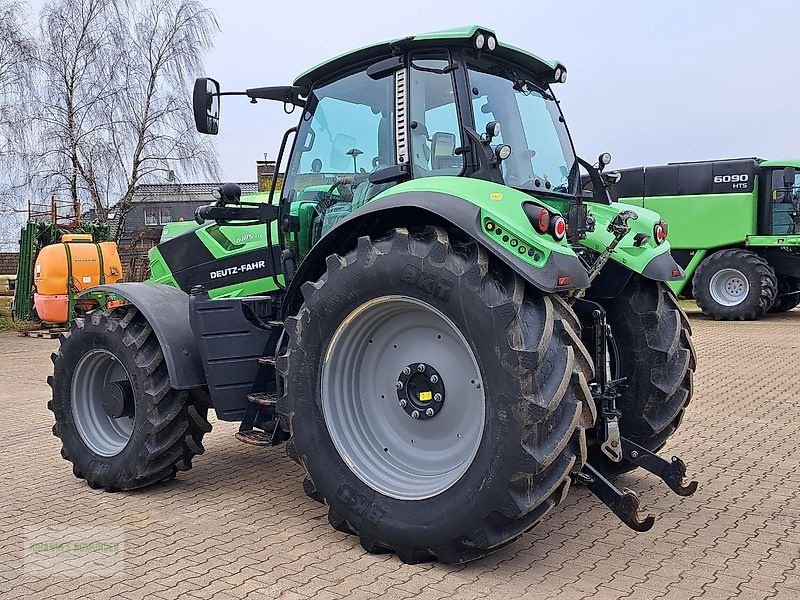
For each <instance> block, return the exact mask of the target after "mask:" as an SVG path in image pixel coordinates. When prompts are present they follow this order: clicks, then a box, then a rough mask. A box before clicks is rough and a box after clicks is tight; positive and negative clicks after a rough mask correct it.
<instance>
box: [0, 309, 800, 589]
mask: <svg viewBox="0 0 800 600" xmlns="http://www.w3.org/2000/svg"><path fill="white" fill-rule="evenodd" d="M692 322H693V326H694V328H695V342H696V345H697V349H698V353H699V370H698V373H697V377H696V391H695V400H694V402H693V404H692V406H691V407H690V410H689V413H688V416H687V418H686V420H685V422H684V425H683V428H682V429H681V430H680V432H679V433H678V434H677V435H676V436H675V437H674V438H673V439H672V441H671V443H670V444H669V446H668V447H667V449H666V452H675V453H677V454H680V455H681V456H683V457H684V458H685V459H686V460H687V462H688V464H689V468H690V470H691V471H692V474H693V475H694V476H695V477H696V478H697V479H699V480H700V482H701V487H700V489H699V491H698V492H697V493H696V494H695V495H694V496H693V497H691V498H688V499H683V500H681V499H679V498H677V497H676V496H673V495H672V494H671V493H668V491H667V489H666V487H664V486H663V485H660V484H659V482H658V481H657V480H656V479H655V478H653V477H651V476H648V475H642V474H636V475H628V476H627V477H626V478H625V479H624V481H623V483H624V484H625V485H627V486H629V487H631V488H634V489H636V490H638V491H639V492H640V493H641V498H642V502H643V505H644V507H645V509H650V510H652V511H653V512H655V513H657V514H658V515H659V518H658V521H657V523H656V526H655V527H654V528H653V530H651V531H650V532H648V533H644V534H634V533H633V532H631V531H629V530H628V529H626V528H625V527H624V526H622V525H621V524H620V523H619V522H618V521H617V520H616V519H615V518H614V517H613V516H611V515H610V514H609V512H608V511H607V510H606V509H605V507H604V506H602V505H601V504H600V503H599V502H598V501H596V500H595V499H594V498H593V497H592V496H590V495H589V494H587V493H586V492H585V491H584V490H574V491H573V492H572V493H571V495H570V497H569V498H568V500H567V501H566V503H565V504H564V505H562V506H561V507H560V508H559V509H557V510H556V511H555V513H554V514H552V515H551V516H550V517H549V518H548V519H546V521H545V522H544V523H542V524H541V525H540V526H539V527H537V528H536V529H535V530H534V531H532V532H531V533H529V534H527V535H525V536H524V537H523V538H522V539H521V540H520V541H519V542H517V543H515V544H513V545H511V546H510V547H508V548H506V549H505V550H503V551H501V552H499V553H497V554H495V555H493V556H491V557H489V558H488V559H485V560H482V561H479V562H477V563H472V564H469V565H467V566H463V567H446V566H442V565H436V564H427V565H421V566H407V565H403V564H402V563H400V561H398V560H397V559H396V558H394V557H392V556H371V555H368V554H365V553H364V552H363V551H362V550H361V547H360V546H359V545H358V542H357V541H356V540H355V539H353V538H351V537H348V536H345V535H343V534H340V533H337V532H335V531H333V530H332V529H331V528H330V527H329V526H328V523H327V519H326V518H325V513H324V512H323V509H322V508H321V507H320V506H319V505H318V504H316V503H314V502H312V501H311V500H308V499H307V498H306V497H305V496H304V495H303V493H302V491H301V477H300V473H299V471H298V468H297V467H296V466H295V465H294V463H292V462H290V461H289V460H288V459H287V458H286V457H285V456H284V454H283V451H282V449H275V450H271V451H259V450H256V449H253V448H251V447H249V446H245V445H243V444H240V443H238V442H236V441H235V440H234V439H233V432H234V427H233V426H232V425H230V424H224V423H219V424H217V423H215V429H214V431H213V432H212V433H211V434H210V435H208V436H207V438H206V439H207V443H206V449H207V451H206V454H205V455H203V456H202V457H199V458H198V459H196V460H195V468H194V469H193V470H192V471H190V472H188V473H181V474H180V476H179V478H178V479H177V480H176V481H173V482H171V483H170V484H165V485H162V486H160V487H158V488H155V489H150V490H147V491H143V492H135V493H121V494H106V493H103V492H98V491H94V490H91V489H89V488H88V487H87V486H86V485H85V484H84V483H83V482H81V481H78V480H77V479H75V478H73V476H72V473H71V470H70V467H69V464H68V463H66V462H65V461H63V460H62V459H61V457H60V456H59V442H58V440H56V439H55V438H54V437H53V436H52V435H51V434H50V427H51V423H52V421H51V415H50V413H49V412H48V411H47V410H46V408H45V403H46V401H47V399H48V395H49V389H48V388H47V386H46V385H45V384H44V381H45V378H46V376H47V375H48V374H49V373H50V368H51V365H50V361H49V360H48V356H49V354H50V352H51V351H52V349H53V348H55V346H56V342H51V341H47V340H35V339H25V338H17V337H15V336H13V335H8V334H0V398H1V399H2V400H0V402H2V410H3V422H2V429H0V457H2V461H3V462H2V467H1V468H0V598H27V599H29V600H33V599H35V598H84V597H88V598H105V597H108V598H112V597H113V598H126V599H129V600H134V599H138V598H156V599H159V598H165V599H169V598H176V597H178V596H185V597H187V598H192V597H197V598H210V597H213V598H225V599H227V598H244V597H248V598H261V597H264V598H284V599H289V598H297V599H303V598H320V599H324V598H341V597H350V598H370V597H382V598H396V599H400V598H412V597H413V598H430V599H434V598H463V599H468V598H486V597H496V598H503V600H512V599H513V598H518V597H524V598H537V599H539V598H540V599H545V598H559V599H569V598H596V599H600V598H608V599H612V598H623V597H625V598H640V599H653V598H662V597H663V598H669V599H673V598H674V599H679V598H694V597H702V598H732V597H739V598H746V599H751V598H767V597H775V598H781V599H785V600H789V599H795V598H800V475H798V471H797V469H798V466H800V451H798V447H797V433H798V426H799V425H800V403H798V400H797V398H798V395H797V390H798V387H800V376H798V374H797V364H798V362H799V361H800V340H798V336H797V331H799V330H800V310H798V311H794V312H792V313H789V314H787V315H784V316H780V317H772V318H769V319H767V320H764V321H762V322H758V323H713V322H710V321H707V320H704V319H703V318H701V317H699V316H698V315H696V314H695V315H693V317H692ZM48 536H49V537H48ZM43 539H47V540H49V541H56V542H59V543H61V544H63V545H49V546H48V545H44V544H42V540H43ZM87 539H88V540H90V541H92V542H94V546H79V547H75V546H69V544H74V543H76V542H75V541H76V540H78V541H85V540H87ZM35 543H38V544H39V545H38V546H37V545H34V544H35ZM87 557H88V558H87ZM87 561H88V562H87Z"/></svg>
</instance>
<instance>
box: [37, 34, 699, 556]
mask: <svg viewBox="0 0 800 600" xmlns="http://www.w3.org/2000/svg"><path fill="white" fill-rule="evenodd" d="M565 79H566V70H565V68H564V66H563V65H561V64H560V63H558V62H556V61H545V60H543V59H540V58H539V57H537V56H535V55H533V54H530V53H528V52H525V51H523V50H520V49H517V48H515V47H513V46H509V45H505V44H503V43H501V42H499V41H498V40H497V37H496V36H495V34H494V33H493V32H492V31H490V30H488V29H485V28H481V27H470V28H465V29H458V30H451V31H445V32H438V33H432V34H424V35H418V36H413V37H408V38H404V39H401V40H396V41H392V42H385V43H379V44H375V45H372V46H369V47H367V48H363V49H360V50H356V51H353V52H351V53H349V54H347V55H344V56H341V57H338V58H334V59H332V60H330V61H328V62H326V63H324V64H322V65H320V66H318V67H315V68H314V69H311V70H310V71H308V72H306V73H304V74H302V75H300V76H299V77H298V78H297V79H296V80H295V82H294V83H293V84H292V85H288V86H280V87H262V88H252V89H249V90H246V91H244V92H238V93H237V92H224V93H222V92H221V91H220V89H219V85H218V84H217V82H216V81H214V80H212V79H200V80H198V81H197V83H196V86H195V94H194V107H195V119H196V123H197V127H198V129H199V130H200V131H201V132H203V133H209V134H214V133H217V131H218V129H219V101H220V98H221V96H223V95H225V96H228V95H236V94H239V95H241V96H244V97H246V98H249V99H250V100H251V101H252V102H259V101H277V102H280V103H282V104H283V105H284V107H285V108H286V109H287V111H290V110H296V111H297V113H298V121H297V122H298V124H297V126H296V127H292V128H291V129H289V130H288V131H287V132H286V135H285V136H284V138H283V141H282V144H281V151H280V155H279V159H278V164H279V165H282V164H283V159H284V155H285V154H286V153H288V160H287V161H286V162H287V167H286V177H285V180H284V181H283V183H282V186H281V188H282V189H281V190H280V193H277V192H276V190H275V188H276V187H277V175H276V179H275V181H273V186H272V187H273V189H272V190H271V193H270V196H269V201H267V202H263V201H252V200H246V199H243V198H242V197H241V193H240V190H239V189H238V187H237V186H236V185H234V184H226V185H224V186H222V187H221V188H220V189H219V190H218V192H217V195H216V197H217V200H216V201H215V203H214V204H212V205H210V206H205V207H201V208H199V209H198V211H197V214H196V218H197V221H198V222H200V223H201V224H202V226H201V227H199V228H197V229H196V230H194V231H191V232H188V233H186V234H185V235H182V236H179V237H176V238H174V239H170V240H168V241H166V242H164V243H163V244H161V245H160V246H159V247H158V248H157V249H155V250H154V251H153V253H152V262H153V269H152V271H153V274H154V281H155V282H157V283H154V282H151V283H143V284H119V285H107V286H101V287H99V288H94V289H93V293H95V294H97V293H101V292H102V293H104V294H106V298H107V301H106V302H105V303H101V304H100V305H99V306H97V307H96V308H95V309H94V310H91V311H88V312H87V313H86V314H85V315H83V316H81V317H80V318H78V319H76V320H75V322H74V324H73V326H72V329H71V331H70V334H69V335H67V336H65V338H64V339H63V341H62V343H61V347H60V349H59V351H58V353H57V354H56V355H55V358H54V362H55V368H54V376H53V378H52V380H51V382H50V383H51V386H52V388H53V400H52V402H51V404H50V407H51V409H52V410H53V412H54V413H55V419H56V425H55V429H54V431H55V433H56V435H57V436H59V437H60V438H61V441H62V443H63V455H64V457H65V458H66V459H67V460H69V461H71V462H72V463H73V468H74V472H75V474H76V475H77V476H78V477H81V478H84V479H86V480H87V481H88V483H89V485H91V486H92V487H100V488H104V489H107V490H127V489H133V488H138V487H142V486H146V485H149V484H153V483H157V482H159V481H163V480H166V479H169V478H171V477H174V476H175V474H176V472H177V471H180V470H184V469H188V468H189V467H190V466H191V463H192V460H193V458H194V457H195V456H197V455H198V454H201V453H202V452H203V446H202V439H203V436H204V435H205V434H206V433H207V432H208V431H209V430H210V428H211V426H210V424H209V422H208V420H207V418H206V417H207V414H208V411H209V410H214V411H215V413H216V415H217V418H220V419H223V420H235V421H240V422H241V425H240V429H239V432H238V433H237V438H238V439H239V440H241V441H243V442H246V443H249V444H253V445H255V446H263V447H266V448H271V447H272V446H276V445H280V444H282V445H283V446H284V447H285V449H286V452H287V453H288V455H289V456H290V457H291V458H293V459H294V460H295V461H297V463H298V464H299V465H300V466H301V468H302V469H303V470H304V472H305V474H306V478H305V482H304V489H305V491H306V493H307V494H308V495H309V496H310V497H311V498H313V499H315V500H317V501H319V502H323V503H325V505H326V506H327V510H328V518H329V521H330V523H331V525H332V526H333V527H335V528H336V529H338V530H340V531H345V532H349V533H352V534H354V535H357V536H359V538H360V540H361V544H362V545H363V547H364V548H365V549H366V550H367V551H369V552H383V551H387V550H389V551H393V552H395V553H397V555H398V556H399V557H400V559H402V560H403V561H405V562H419V561H425V560H440V561H444V562H448V563H462V562H466V561H469V560H473V559H477V558H480V557H482V556H484V555H486V554H488V553H490V552H492V551H494V550H496V549H498V548H500V547H502V546H504V545H505V544H508V543H510V542H511V541H513V540H514V539H516V538H517V537H519V536H520V535H522V534H523V533H524V532H525V531H527V530H528V529H530V528H531V527H533V526H534V525H536V524H537V523H539V522H540V521H541V520H542V519H543V518H544V517H545V515H546V514H547V513H548V512H549V511H550V510H552V509H553V508H554V507H555V506H556V505H557V504H558V503H559V502H561V501H562V500H563V499H564V498H565V496H566V495H567V493H568V492H569V490H570V487H571V485H572V484H573V483H575V484H580V485H586V486H588V487H589V489H591V490H592V491H593V492H594V493H595V494H596V495H597V496H598V497H599V498H600V499H601V500H602V501H603V502H604V503H606V504H607V505H608V506H609V508H610V509H611V510H612V511H613V512H614V513H615V514H617V515H618V516H619V517H620V518H621V519H622V520H623V521H624V522H625V523H626V524H627V525H629V526H630V527H632V528H633V529H636V530H639V531H644V530H647V529H649V528H650V527H652V526H653V520H654V519H653V517H652V516H649V517H642V516H641V515H640V514H639V512H638V500H637V497H636V495H635V494H634V493H633V492H631V491H627V490H626V491H620V490H619V489H617V488H616V487H615V486H614V484H613V483H612V482H611V481H610V478H611V477H613V476H614V475H616V474H618V473H621V472H624V471H627V470H630V469H633V468H636V467H642V468H645V469H647V470H648V471H651V472H653V473H655V474H656V475H657V476H659V477H661V478H662V479H663V480H664V482H665V483H666V484H667V485H668V486H669V487H670V488H672V489H673V490H674V491H675V492H676V493H678V494H681V495H689V494H691V493H692V492H693V491H694V489H695V487H696V484H694V483H692V484H688V485H684V483H683V481H682V480H683V476H684V473H685V466H684V464H683V462H681V461H680V460H679V459H677V458H673V459H672V460H671V461H670V460H664V459H662V458H660V457H659V456H658V455H657V454H656V452H657V451H658V450H660V449H661V448H662V447H663V446H664V444H665V443H666V441H667V439H668V438H669V436H670V435H671V434H672V433H673V432H674V431H675V429H676V428H677V427H678V425H679V424H680V422H681V419H682V417H683V413H684V409H685V407H686V405H687V404H688V403H689V400H690V399H691V396H692V375H693V372H694V368H695V355H694V350H693V348H692V344H691V332H690V329H689V324H688V322H687V320H686V316H685V315H684V314H683V312H682V311H681V309H680V308H679V307H678V304H677V301H676V300H675V296H674V294H673V293H672V292H671V291H670V289H669V287H668V283H669V282H673V281H678V280H680V279H681V278H682V277H683V271H682V269H681V268H680V267H679V266H678V264H676V262H675V261H674V260H673V258H672V256H671V254H670V245H669V242H668V241H666V230H665V229H664V225H663V223H662V222H661V219H660V217H659V215H658V214H656V213H654V212H652V211H650V210H647V209H644V208H637V209H633V208H631V207H629V206H624V205H619V204H612V203H611V201H610V199H609V196H608V193H607V190H606V183H605V181H604V179H603V176H602V173H601V171H602V169H603V168H604V167H605V165H606V164H608V162H609V161H610V157H609V156H608V155H603V156H602V157H601V159H600V161H599V166H598V168H595V167H593V166H592V165H591V164H589V163H587V162H586V161H583V160H581V159H579V158H577V157H576V155H575V153H574V150H573V147H572V143H571V140H570V136H569V133H568V131H567V128H566V125H565V121H564V117H563V115H562V114H561V111H560V108H559V106H558V104H557V102H556V100H555V97H554V92H553V87H554V86H555V85H556V84H560V83H563V82H564V81H565ZM581 165H582V166H583V167H584V168H585V169H586V170H587V172H588V174H589V177H590V179H591V180H592V182H593V184H594V190H593V191H592V192H591V193H589V194H583V193H581V192H580V189H579V188H580V186H579V171H580V166H581ZM265 510H266V509H265Z"/></svg>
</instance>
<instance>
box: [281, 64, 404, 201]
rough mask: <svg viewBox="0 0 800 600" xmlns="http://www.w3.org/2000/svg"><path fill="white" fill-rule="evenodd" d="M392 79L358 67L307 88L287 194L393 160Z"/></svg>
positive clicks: (360, 175)
mask: <svg viewBox="0 0 800 600" xmlns="http://www.w3.org/2000/svg"><path fill="white" fill-rule="evenodd" d="M393 112H394V80H393V78H391V77H385V78H383V79H379V80H373V79H371V78H370V77H368V76H367V74H366V73H365V72H363V71H361V72H358V73H354V74H352V75H349V76H347V77H343V78H342V79H339V80H337V81H334V82H332V83H330V84H328V85H324V86H322V87H319V88H317V89H315V90H313V91H312V92H311V94H310V96H309V98H308V101H307V106H306V109H305V112H304V114H303V118H302V119H301V123H300V128H299V130H298V133H297V141H296V142H295V144H296V146H295V152H294V154H293V157H292V161H291V163H290V165H289V169H288V174H287V181H286V184H285V189H286V191H287V192H293V194H292V197H293V199H298V196H300V195H302V194H303V192H305V191H307V190H308V188H309V186H314V187H316V186H324V185H326V184H327V185H332V184H334V183H336V182H337V181H339V180H341V179H343V178H347V179H348V180H349V182H348V183H346V184H344V185H347V186H351V187H353V186H355V185H358V184H359V183H361V182H362V181H361V180H365V179H366V177H367V176H368V175H369V173H370V172H372V171H373V170H374V169H376V168H378V167H379V166H385V165H390V164H394V163H395V149H394V139H393V138H394V121H393V119H394V114H393Z"/></svg>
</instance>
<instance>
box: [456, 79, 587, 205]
mask: <svg viewBox="0 0 800 600" xmlns="http://www.w3.org/2000/svg"><path fill="white" fill-rule="evenodd" d="M469 84H470V88H471V92H472V112H473V114H474V116H475V131H477V132H478V133H483V132H484V131H485V130H486V124H487V123H489V122H490V121H497V122H499V123H500V127H501V133H500V135H499V136H498V137H496V138H494V140H493V141H492V143H493V144H508V145H510V146H511V156H510V157H509V158H507V159H506V160H505V161H503V163H502V170H503V177H504V180H505V183H506V185H509V186H511V187H516V188H522V189H525V190H530V191H536V192H555V193H561V194H575V193H576V190H577V183H578V166H577V161H576V160H575V152H574V151H573V149H572V142H571V141H570V139H569V134H568V133H567V128H566V126H565V125H564V123H563V120H562V118H561V111H560V110H559V108H558V104H557V103H556V101H555V98H553V97H552V96H551V95H550V94H549V92H548V91H547V90H545V89H544V88H543V87H541V86H540V85H539V84H537V83H535V81H534V80H533V79H532V78H531V79H527V78H525V77H523V76H518V75H515V74H513V73H512V72H510V70H508V69H505V68H503V67H500V66H499V65H496V64H495V65H488V64H470V65H469Z"/></svg>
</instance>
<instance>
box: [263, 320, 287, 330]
mask: <svg viewBox="0 0 800 600" xmlns="http://www.w3.org/2000/svg"><path fill="white" fill-rule="evenodd" d="M267 325H269V326H270V327H273V328H275V329H282V328H283V321H267Z"/></svg>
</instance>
